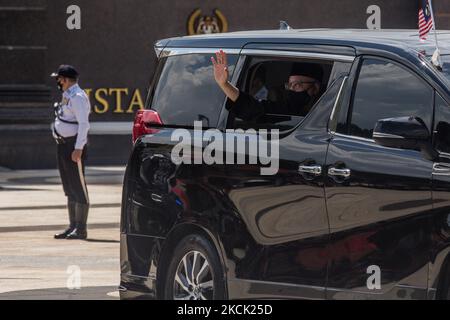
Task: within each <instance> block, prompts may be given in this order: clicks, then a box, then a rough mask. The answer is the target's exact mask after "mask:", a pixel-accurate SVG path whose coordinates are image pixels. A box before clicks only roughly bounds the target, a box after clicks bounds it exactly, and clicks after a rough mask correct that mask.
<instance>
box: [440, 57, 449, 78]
mask: <svg viewBox="0 0 450 320" xmlns="http://www.w3.org/2000/svg"><path fill="white" fill-rule="evenodd" d="M441 58H442V64H443V65H442V72H443V73H444V76H445V77H446V78H447V79H448V80H449V81H450V55H443V56H441Z"/></svg>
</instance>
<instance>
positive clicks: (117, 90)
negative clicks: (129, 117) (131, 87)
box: [109, 88, 128, 113]
mask: <svg viewBox="0 0 450 320" xmlns="http://www.w3.org/2000/svg"><path fill="white" fill-rule="evenodd" d="M113 93H115V94H116V109H115V110H114V111H113V112H114V113H123V112H124V111H123V109H122V93H125V94H126V95H128V88H110V89H109V94H110V95H112V94H113Z"/></svg>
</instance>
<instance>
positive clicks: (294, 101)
mask: <svg viewBox="0 0 450 320" xmlns="http://www.w3.org/2000/svg"><path fill="white" fill-rule="evenodd" d="M310 100H311V97H310V96H309V94H308V92H306V91H302V92H295V91H288V96H287V103H288V106H289V107H290V108H292V109H294V110H298V109H299V108H302V107H303V106H305V105H306V104H308V102H309V101H310Z"/></svg>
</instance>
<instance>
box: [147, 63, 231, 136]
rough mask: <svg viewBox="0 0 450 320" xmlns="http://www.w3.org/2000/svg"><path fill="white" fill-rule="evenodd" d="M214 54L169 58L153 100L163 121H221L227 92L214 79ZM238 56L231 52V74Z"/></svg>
mask: <svg viewBox="0 0 450 320" xmlns="http://www.w3.org/2000/svg"><path fill="white" fill-rule="evenodd" d="M211 56H212V55H211V54H191V55H181V56H173V57H169V58H167V61H166V62H165V65H164V69H163V70H162V72H161V75H160V77H159V81H158V85H157V87H156V90H155V94H154V97H153V99H152V106H151V109H153V110H156V111H158V113H159V115H160V117H161V120H162V122H163V124H165V125H181V126H193V125H194V121H197V120H200V121H203V125H204V126H206V127H214V126H216V124H217V121H218V118H219V114H220V111H221V107H222V105H223V102H224V101H225V95H224V94H223V92H222V91H221V90H220V88H219V86H218V85H217V84H216V82H215V81H214V73H213V69H212V64H211V60H210V58H211ZM236 60H237V56H236V55H229V56H228V64H229V70H230V75H231V74H232V72H233V70H234V67H235V65H236Z"/></svg>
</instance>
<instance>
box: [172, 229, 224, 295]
mask: <svg viewBox="0 0 450 320" xmlns="http://www.w3.org/2000/svg"><path fill="white" fill-rule="evenodd" d="M164 296H165V299H167V300H222V299H225V297H226V295H225V280H224V278H223V268H222V264H221V263H220V259H219V256H218V255H217V252H216V250H215V248H214V247H213V246H212V245H211V243H210V242H209V241H208V240H206V239H205V238H203V237H202V236H200V235H189V236H187V237H185V238H183V239H182V240H181V241H180V242H179V244H178V245H177V246H176V248H175V250H174V252H173V255H172V259H171V261H170V263H169V266H168V270H167V276H166V282H165V286H164Z"/></svg>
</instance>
